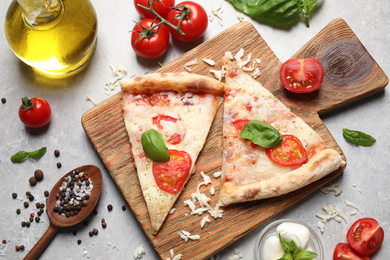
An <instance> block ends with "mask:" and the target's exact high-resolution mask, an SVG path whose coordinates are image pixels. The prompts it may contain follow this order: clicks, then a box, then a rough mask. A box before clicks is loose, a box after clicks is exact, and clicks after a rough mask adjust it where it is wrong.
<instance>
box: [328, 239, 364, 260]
mask: <svg viewBox="0 0 390 260" xmlns="http://www.w3.org/2000/svg"><path fill="white" fill-rule="evenodd" d="M333 260H371V258H369V257H367V256H361V255H359V253H357V252H355V251H354V250H353V249H352V247H351V246H350V245H349V244H347V243H338V244H337V246H336V248H335V249H334V252H333Z"/></svg>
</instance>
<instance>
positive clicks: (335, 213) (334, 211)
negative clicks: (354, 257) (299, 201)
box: [316, 205, 347, 233]
mask: <svg viewBox="0 0 390 260" xmlns="http://www.w3.org/2000/svg"><path fill="white" fill-rule="evenodd" d="M322 209H323V210H324V211H325V213H326V214H325V215H324V214H322V213H321V212H318V213H317V214H316V217H317V218H319V219H321V221H320V222H318V224H317V227H318V228H319V229H320V231H321V233H322V232H324V230H325V226H326V222H328V221H330V220H331V219H334V220H335V221H337V222H339V223H341V221H343V220H344V222H345V223H347V220H346V215H345V214H344V213H343V212H342V211H341V210H340V209H339V208H338V207H337V206H332V205H327V206H324V207H322Z"/></svg>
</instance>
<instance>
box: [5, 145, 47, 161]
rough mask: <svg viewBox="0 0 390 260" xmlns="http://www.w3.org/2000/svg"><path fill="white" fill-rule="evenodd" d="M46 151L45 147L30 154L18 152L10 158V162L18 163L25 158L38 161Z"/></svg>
mask: <svg viewBox="0 0 390 260" xmlns="http://www.w3.org/2000/svg"><path fill="white" fill-rule="evenodd" d="M46 149H47V148H46V147H42V148H41V149H39V150H36V151H32V152H26V151H19V152H17V153H16V154H14V155H12V156H11V161H12V162H14V163H20V162H22V161H24V160H25V159H26V158H30V159H33V160H38V159H39V158H41V157H42V156H43V155H45V153H46Z"/></svg>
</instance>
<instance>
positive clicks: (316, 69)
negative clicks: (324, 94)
mask: <svg viewBox="0 0 390 260" xmlns="http://www.w3.org/2000/svg"><path fill="white" fill-rule="evenodd" d="M323 80H324V68H323V67H322V64H321V63H320V62H319V61H318V60H317V59H314V58H307V59H290V60H288V61H286V62H285V63H283V65H282V67H281V68H280V81H281V82H282V84H283V86H284V87H285V88H286V89H288V90H289V91H291V92H294V93H309V92H313V91H315V90H317V89H318V88H319V87H320V86H321V84H322V81H323Z"/></svg>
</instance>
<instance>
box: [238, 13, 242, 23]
mask: <svg viewBox="0 0 390 260" xmlns="http://www.w3.org/2000/svg"><path fill="white" fill-rule="evenodd" d="M237 19H238V21H240V22H242V21H244V16H243V15H242V14H237Z"/></svg>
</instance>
